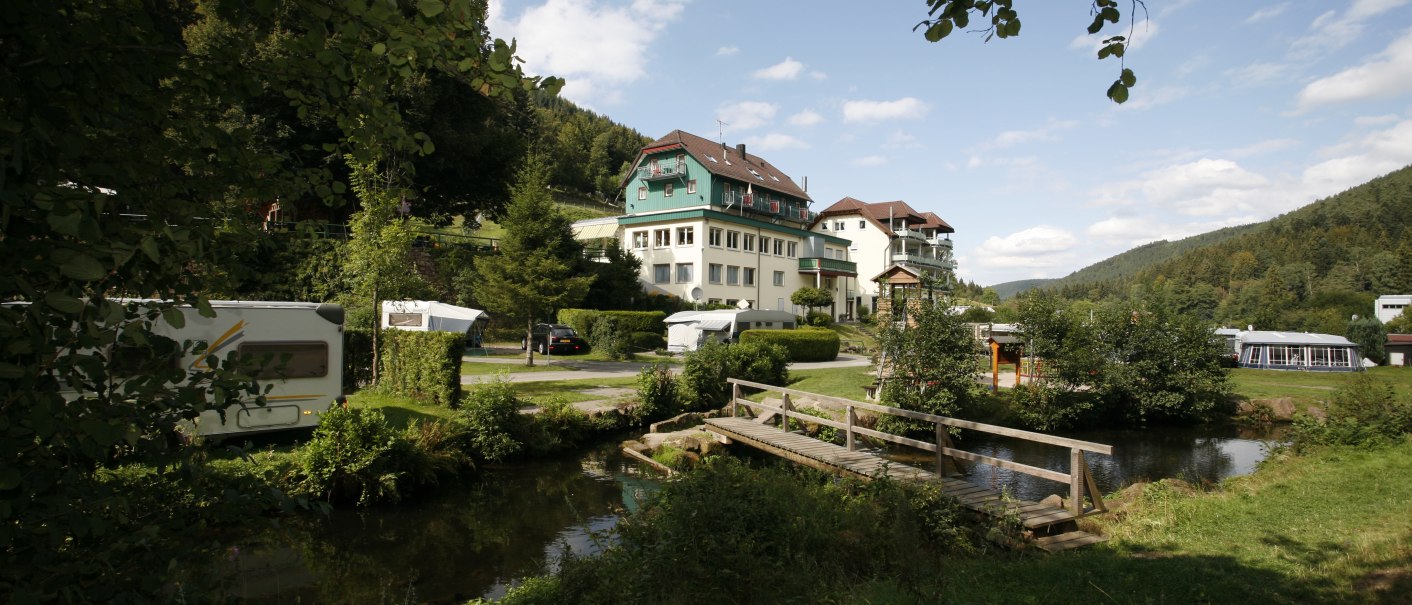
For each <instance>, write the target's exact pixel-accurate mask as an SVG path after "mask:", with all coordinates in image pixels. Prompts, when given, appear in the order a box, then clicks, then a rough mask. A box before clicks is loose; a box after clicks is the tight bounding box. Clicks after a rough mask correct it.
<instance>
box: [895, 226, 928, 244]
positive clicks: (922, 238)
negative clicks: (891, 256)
mask: <svg viewBox="0 0 1412 605" xmlns="http://www.w3.org/2000/svg"><path fill="white" fill-rule="evenodd" d="M892 233H893V234H894V235H896V236H897V237H900V238H902V239H911V240H917V241H919V242H926V241H929V240H928V239H927V235H926V234H925V233H922V232H921V231H917V230H916V229H893V230H892Z"/></svg>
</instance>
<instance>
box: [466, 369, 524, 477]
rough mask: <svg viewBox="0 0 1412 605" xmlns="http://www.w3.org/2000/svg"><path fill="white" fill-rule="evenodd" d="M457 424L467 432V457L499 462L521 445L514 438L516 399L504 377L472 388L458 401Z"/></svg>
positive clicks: (516, 415) (518, 402)
mask: <svg viewBox="0 0 1412 605" xmlns="http://www.w3.org/2000/svg"><path fill="white" fill-rule="evenodd" d="M461 408H462V409H461V412H460V414H458V415H457V422H460V423H463V424H464V426H465V427H466V428H467V429H468V430H470V431H471V436H470V438H469V446H470V452H471V455H472V456H474V457H476V458H477V459H480V460H488V461H493V462H494V461H500V460H505V459H508V458H510V457H511V456H514V455H515V454H518V453H519V452H520V450H522V449H524V444H523V443H522V442H520V441H519V440H518V439H516V438H515V436H514V434H515V431H516V424H517V423H518V422H520V420H521V419H520V400H519V398H517V397H516V396H515V389H514V387H513V386H512V385H511V384H510V381H509V380H508V379H507V378H506V377H505V375H504V374H501V375H499V376H497V377H496V378H495V379H494V380H491V381H489V382H485V383H482V384H479V385H477V386H475V387H473V388H472V389H471V390H470V391H469V392H467V393H466V396H465V398H464V399H463V400H462V402H461Z"/></svg>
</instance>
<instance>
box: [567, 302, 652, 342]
mask: <svg viewBox="0 0 1412 605" xmlns="http://www.w3.org/2000/svg"><path fill="white" fill-rule="evenodd" d="M600 317H612V318H613V319H614V320H616V321H617V323H618V331H619V332H620V333H621V334H622V335H623V337H625V338H626V337H628V336H629V335H631V334H632V333H633V332H652V333H653V334H663V335H665V334H666V333H667V324H665V323H663V322H662V320H664V319H666V318H667V314H666V313H664V312H662V311H597V310H594V309H560V310H559V323H561V324H568V325H570V326H572V327H573V328H574V330H577V331H578V333H579V336H583V337H585V338H587V337H588V335H589V334H592V333H593V324H594V322H597V321H598V318H600Z"/></svg>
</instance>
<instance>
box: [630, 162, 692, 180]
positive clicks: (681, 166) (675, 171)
mask: <svg viewBox="0 0 1412 605" xmlns="http://www.w3.org/2000/svg"><path fill="white" fill-rule="evenodd" d="M685 175H686V162H677V161H676V160H671V161H659V162H657V164H656V165H655V166H653V165H651V164H648V165H645V166H638V167H637V178H640V179H642V180H644V181H659V180H662V179H674V178H677V177H680V176H685Z"/></svg>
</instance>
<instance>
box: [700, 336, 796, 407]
mask: <svg viewBox="0 0 1412 605" xmlns="http://www.w3.org/2000/svg"><path fill="white" fill-rule="evenodd" d="M788 364H789V351H787V350H785V348H784V347H782V346H780V345H777V344H771V343H764V342H756V343H737V344H733V345H727V344H722V343H719V342H714V341H707V342H706V343H705V344H703V345H701V348H699V349H697V350H696V351H693V352H691V353H688V354H687V355H686V359H685V361H684V363H683V364H682V391H683V393H682V395H683V398H684V399H686V401H687V403H688V404H689V409H691V410H708V409H716V408H719V407H721V406H723V405H725V404H726V402H727V401H729V400H730V392H731V390H730V388H729V387H730V385H729V384H727V383H726V379H727V378H740V379H743V380H749V381H751V382H760V383H764V384H770V385H776V386H784V385H785V384H786V383H788V382H789V370H788V369H787V367H786V366H787V365H788Z"/></svg>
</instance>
